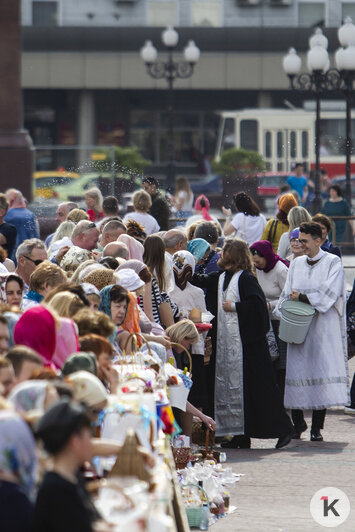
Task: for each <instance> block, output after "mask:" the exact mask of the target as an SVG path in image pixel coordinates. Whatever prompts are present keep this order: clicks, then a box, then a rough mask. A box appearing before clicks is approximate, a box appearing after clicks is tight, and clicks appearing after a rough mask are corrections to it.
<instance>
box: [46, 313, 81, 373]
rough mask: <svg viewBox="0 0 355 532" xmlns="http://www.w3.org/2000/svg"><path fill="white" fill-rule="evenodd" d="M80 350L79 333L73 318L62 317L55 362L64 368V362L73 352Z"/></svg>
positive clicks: (58, 366)
mask: <svg viewBox="0 0 355 532" xmlns="http://www.w3.org/2000/svg"><path fill="white" fill-rule="evenodd" d="M78 351H80V347H79V339H78V333H77V332H76V328H75V325H74V322H73V320H71V319H70V318H60V327H59V330H58V332H57V343H56V347H55V352H54V355H53V359H52V360H53V363H54V364H55V366H56V367H57V368H59V369H62V367H63V365H64V362H65V361H66V359H67V358H68V356H69V355H71V354H72V353H77V352H78Z"/></svg>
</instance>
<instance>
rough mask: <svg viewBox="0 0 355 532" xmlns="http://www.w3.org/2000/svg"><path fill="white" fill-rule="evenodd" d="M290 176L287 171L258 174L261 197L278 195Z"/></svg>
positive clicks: (259, 194) (258, 191)
mask: <svg viewBox="0 0 355 532" xmlns="http://www.w3.org/2000/svg"><path fill="white" fill-rule="evenodd" d="M288 176H289V174H286V173H285V172H264V173H262V174H258V175H257V178H258V190H257V194H258V196H259V197H261V198H262V197H264V198H270V197H275V196H277V194H278V193H279V192H280V187H281V186H282V185H286V184H287V178H288Z"/></svg>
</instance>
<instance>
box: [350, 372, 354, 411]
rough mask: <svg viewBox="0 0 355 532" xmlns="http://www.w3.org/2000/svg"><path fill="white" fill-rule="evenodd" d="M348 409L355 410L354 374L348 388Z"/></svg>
mask: <svg viewBox="0 0 355 532" xmlns="http://www.w3.org/2000/svg"><path fill="white" fill-rule="evenodd" d="M350 408H355V373H354V376H353V382H352V383H351V388H350Z"/></svg>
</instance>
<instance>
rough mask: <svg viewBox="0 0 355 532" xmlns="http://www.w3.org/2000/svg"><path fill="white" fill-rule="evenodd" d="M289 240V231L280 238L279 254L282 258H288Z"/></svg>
mask: <svg viewBox="0 0 355 532" xmlns="http://www.w3.org/2000/svg"><path fill="white" fill-rule="evenodd" d="M288 241H289V233H288V231H287V232H286V233H283V234H282V235H281V238H280V242H279V247H278V250H277V254H278V255H279V257H281V258H282V259H285V258H286V254H287V248H288Z"/></svg>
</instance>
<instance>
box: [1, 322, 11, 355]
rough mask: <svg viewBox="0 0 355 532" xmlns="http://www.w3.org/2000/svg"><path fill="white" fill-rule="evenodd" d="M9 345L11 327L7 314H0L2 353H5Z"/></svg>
mask: <svg viewBox="0 0 355 532" xmlns="http://www.w3.org/2000/svg"><path fill="white" fill-rule="evenodd" d="M8 345H9V327H8V323H7V319H6V318H5V316H3V315H2V314H0V355H4V354H5V353H6V351H7V348H8Z"/></svg>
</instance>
